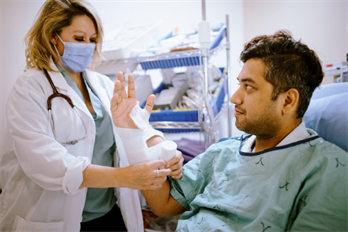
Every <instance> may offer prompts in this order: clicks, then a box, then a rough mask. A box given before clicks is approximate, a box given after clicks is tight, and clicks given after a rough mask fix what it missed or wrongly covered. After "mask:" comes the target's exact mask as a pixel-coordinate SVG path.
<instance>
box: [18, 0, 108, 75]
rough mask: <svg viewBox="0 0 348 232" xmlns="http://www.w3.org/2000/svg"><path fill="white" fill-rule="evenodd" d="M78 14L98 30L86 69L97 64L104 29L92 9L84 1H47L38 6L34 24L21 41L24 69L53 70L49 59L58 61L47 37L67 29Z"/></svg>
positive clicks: (98, 62)
mask: <svg viewBox="0 0 348 232" xmlns="http://www.w3.org/2000/svg"><path fill="white" fill-rule="evenodd" d="M80 15H86V16H88V17H89V18H90V19H91V20H92V21H93V23H94V25H95V28H96V30H97V38H96V42H97V44H96V47H95V50H94V54H93V57H92V63H91V65H90V66H89V68H94V67H96V66H97V65H99V64H100V62H101V49H102V41H103V28H102V24H101V21H100V19H99V17H98V15H97V13H96V11H95V10H94V9H93V7H92V6H91V5H90V4H88V3H87V2H86V1H85V0H47V1H46V2H45V3H44V5H43V6H42V7H41V9H40V11H39V13H38V15H37V19H36V21H35V23H34V25H33V26H32V27H31V29H30V30H29V31H28V33H27V35H26V36H25V38H24V42H25V45H26V49H25V57H26V63H27V66H26V69H30V68H37V69H39V70H43V69H46V70H48V71H53V70H52V69H51V68H50V62H51V58H52V57H53V59H54V60H58V59H59V57H58V54H57V52H56V51H55V49H54V47H53V44H51V42H50V38H51V36H54V35H55V34H59V33H60V32H61V30H62V28H63V27H67V26H70V25H71V22H72V20H73V18H74V17H75V16H80Z"/></svg>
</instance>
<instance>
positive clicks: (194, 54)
mask: <svg viewBox="0 0 348 232" xmlns="http://www.w3.org/2000/svg"><path fill="white" fill-rule="evenodd" d="M225 36H226V25H225V24H222V26H221V28H220V29H219V31H218V34H217V36H216V37H215V38H214V39H213V41H211V43H210V46H209V51H210V53H213V52H214V50H215V49H216V48H217V47H218V45H219V44H220V42H221V40H222V39H223V38H224V37H225ZM166 38H167V37H166ZM200 55H201V51H200V50H188V51H183V52H172V53H164V54H159V55H153V56H145V57H137V58H136V62H137V63H140V65H141V67H142V69H144V70H148V69H164V68H174V67H183V66H196V65H201V64H202V58H200Z"/></svg>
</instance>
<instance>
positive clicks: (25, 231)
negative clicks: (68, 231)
mask: <svg viewBox="0 0 348 232" xmlns="http://www.w3.org/2000/svg"><path fill="white" fill-rule="evenodd" d="M63 227H64V222H48V223H44V222H30V221H27V220H25V219H23V218H21V217H19V216H18V215H17V216H16V218H15V221H14V223H13V227H12V230H11V231H13V232H14V231H16V232H45V231H57V232H58V231H63Z"/></svg>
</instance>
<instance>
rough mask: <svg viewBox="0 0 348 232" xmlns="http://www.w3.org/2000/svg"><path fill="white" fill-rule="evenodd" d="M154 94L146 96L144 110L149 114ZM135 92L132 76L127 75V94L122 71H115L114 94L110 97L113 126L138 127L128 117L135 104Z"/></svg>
mask: <svg viewBox="0 0 348 232" xmlns="http://www.w3.org/2000/svg"><path fill="white" fill-rule="evenodd" d="M154 102H155V96H154V95H153V94H152V95H150V96H149V97H148V98H147V102H146V106H145V110H146V111H147V112H148V113H149V114H151V111H152V108H153V105H154ZM136 103H137V100H136V92H135V84H134V77H133V75H132V74H129V75H128V96H127V93H126V89H125V83H124V77H123V74H122V72H119V73H117V81H116V82H115V87H114V96H113V97H112V99H111V114H112V120H113V122H114V124H115V126H117V127H119V128H128V129H138V127H137V126H136V125H135V123H134V122H133V120H132V118H131V117H130V113H131V111H132V109H133V107H134V106H135V105H136Z"/></svg>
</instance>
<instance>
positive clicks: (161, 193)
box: [141, 181, 186, 217]
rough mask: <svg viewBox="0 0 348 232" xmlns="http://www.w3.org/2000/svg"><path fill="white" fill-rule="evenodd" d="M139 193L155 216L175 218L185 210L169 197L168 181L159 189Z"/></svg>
mask: <svg viewBox="0 0 348 232" xmlns="http://www.w3.org/2000/svg"><path fill="white" fill-rule="evenodd" d="M141 193H142V194H143V196H144V197H145V199H146V202H147V203H148V204H149V206H150V207H151V209H152V211H153V213H154V214H156V215H157V216H162V217H164V216H175V215H179V214H181V213H183V212H184V211H185V210H186V209H185V208H184V207H182V205H180V204H179V202H177V201H176V200H175V199H174V198H173V197H172V196H171V195H170V184H169V182H168V181H166V182H164V184H163V185H162V188H160V189H157V190H142V191H141Z"/></svg>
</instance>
